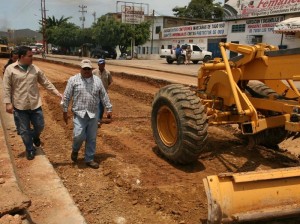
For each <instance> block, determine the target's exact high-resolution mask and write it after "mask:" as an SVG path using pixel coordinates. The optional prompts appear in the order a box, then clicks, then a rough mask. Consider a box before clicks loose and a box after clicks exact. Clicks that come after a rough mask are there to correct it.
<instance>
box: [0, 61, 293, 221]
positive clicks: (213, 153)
mask: <svg viewBox="0 0 300 224" xmlns="http://www.w3.org/2000/svg"><path fill="white" fill-rule="evenodd" d="M4 62H5V61H4V60H0V67H1V66H2V65H3V64H4ZM35 64H37V65H38V66H39V67H40V68H41V69H42V70H43V71H45V73H46V74H47V76H48V78H49V79H50V80H51V81H52V82H53V83H54V84H55V86H56V87H57V88H58V89H59V90H60V91H61V92H63V91H64V88H65V86H66V81H67V80H68V78H69V77H70V76H71V75H74V74H75V73H77V72H78V71H79V69H77V68H71V67H65V66H62V65H53V64H50V63H46V62H39V61H35ZM108 68H109V67H108ZM109 69H110V68H109ZM124 70H126V72H128V73H130V70H131V68H124ZM148 72H149V71H148ZM150 72H151V71H150ZM152 73H153V71H152ZM113 79H114V82H113V84H112V86H111V88H110V90H109V96H110V98H111V101H112V104H113V121H112V122H111V123H109V124H103V125H102V127H101V128H100V129H98V139H97V152H96V158H95V160H96V161H97V162H100V169H99V170H93V169H90V168H87V167H86V165H85V163H84V161H83V152H82V151H81V152H80V155H79V158H80V160H79V163H78V165H74V164H73V163H72V161H71V160H70V153H71V144H72V122H70V124H68V125H65V124H64V122H63V119H62V111H61V107H60V105H59V102H58V101H57V98H56V97H55V96H52V95H50V94H49V93H48V92H46V91H45V90H43V89H42V88H41V92H42V96H43V111H44V116H45V122H46V128H45V131H44V132H43V134H42V137H41V139H42V142H43V150H44V152H45V154H46V155H47V156H48V158H49V160H50V162H51V163H52V165H53V166H54V168H55V170H56V171H57V173H58V174H59V176H60V177H61V179H62V180H63V182H64V185H65V186H66V188H67V189H68V191H69V192H70V194H71V195H72V197H73V198H74V200H75V202H76V204H77V205H78V207H79V209H80V210H81V212H82V213H83V215H84V217H85V219H86V220H87V222H88V223H89V224H99V223H101V224H102V223H118V224H124V223H135V224H136V223H164V224H172V223H189V224H190V223H191V224H194V223H201V222H202V221H203V222H204V221H205V219H206V217H207V202H206V196H205V192H204V188H203V183H202V179H203V178H204V177H206V176H207V175H213V174H217V173H220V172H238V171H252V170H259V169H272V168H279V167H287V166H294V165H295V164H296V165H298V162H297V160H296V157H294V156H291V155H290V154H289V153H287V152H286V153H278V152H274V151H272V150H269V149H266V148H263V147H256V148H255V149H253V150H252V151H248V150H245V145H246V143H245V141H244V140H243V138H242V137H241V135H240V133H239V131H238V130H237V129H234V128H233V127H232V126H222V127H211V128H210V129H209V133H210V135H209V144H208V146H209V147H208V150H207V151H205V152H203V154H202V155H201V157H200V158H199V160H198V162H197V163H195V164H192V165H189V166H175V165H173V164H171V163H169V162H167V161H166V160H164V159H163V158H161V157H160V156H159V155H158V154H157V153H156V152H157V148H156V144H155V142H154V140H153V137H152V131H151V127H150V112H151V102H152V98H153V94H154V93H155V92H157V91H158V89H159V87H160V86H162V85H165V84H166V83H162V82H155V81H152V82H144V81H142V80H140V79H127V78H125V77H121V76H114V77H113ZM12 132H13V130H12ZM9 136H10V138H9V140H8V141H9V143H10V144H11V147H12V150H13V154H14V157H15V162H16V164H17V168H18V170H17V172H18V175H19V177H20V181H21V183H22V185H23V186H24V189H25V192H26V194H27V195H28V196H29V197H30V196H31V195H32V196H33V195H34V194H31V192H32V191H34V189H30V183H28V180H26V172H27V170H26V167H27V166H28V164H29V163H30V162H31V161H27V160H26V158H25V157H24V149H23V145H22V143H21V139H20V138H19V137H13V138H12V137H11V136H12V135H9ZM284 144H285V145H284V149H289V148H293V149H294V150H296V151H297V150H299V148H296V146H293V143H290V142H286V143H284ZM298 146H299V144H298ZM36 201H38V199H35V198H33V199H32V206H31V207H30V213H31V215H32V217H33V219H34V217H35V216H40V215H43V214H42V211H43V209H42V207H41V206H40V204H38V203H35V202H36ZM49 203H50V202H49ZM46 206H53V205H51V203H50V204H46ZM298 222H299V220H298ZM264 223H266V222H264ZM276 223H280V222H279V221H277V222H276ZM282 223H287V220H285V221H284V222H282Z"/></svg>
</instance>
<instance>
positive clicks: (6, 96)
mask: <svg viewBox="0 0 300 224" xmlns="http://www.w3.org/2000/svg"><path fill="white" fill-rule="evenodd" d="M11 91H12V76H11V71H10V69H9V68H7V69H5V72H4V77H3V103H5V104H6V112H7V113H10V114H12V113H13V105H12V92H11Z"/></svg>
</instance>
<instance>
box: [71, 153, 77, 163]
mask: <svg viewBox="0 0 300 224" xmlns="http://www.w3.org/2000/svg"><path fill="white" fill-rule="evenodd" d="M77 157H78V152H73V151H72V153H71V160H72V161H73V162H77Z"/></svg>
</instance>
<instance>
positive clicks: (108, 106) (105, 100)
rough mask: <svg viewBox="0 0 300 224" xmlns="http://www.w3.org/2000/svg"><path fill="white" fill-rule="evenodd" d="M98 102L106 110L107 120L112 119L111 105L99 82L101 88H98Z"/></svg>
mask: <svg viewBox="0 0 300 224" xmlns="http://www.w3.org/2000/svg"><path fill="white" fill-rule="evenodd" d="M100 100H101V102H102V103H103V104H104V106H105V108H106V111H107V118H112V105H111V103H110V99H109V97H108V95H107V92H106V90H105V88H104V86H103V84H102V82H101V88H100Z"/></svg>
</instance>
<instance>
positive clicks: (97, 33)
mask: <svg viewBox="0 0 300 224" xmlns="http://www.w3.org/2000/svg"><path fill="white" fill-rule="evenodd" d="M120 26H121V23H120V22H118V21H116V20H115V19H113V18H109V17H107V16H102V17H100V18H98V20H97V22H96V23H94V24H93V26H92V38H93V40H94V42H95V44H96V45H100V46H111V47H116V46H117V45H118V44H119V30H120Z"/></svg>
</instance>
